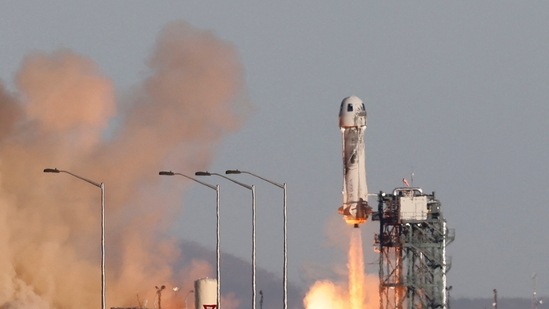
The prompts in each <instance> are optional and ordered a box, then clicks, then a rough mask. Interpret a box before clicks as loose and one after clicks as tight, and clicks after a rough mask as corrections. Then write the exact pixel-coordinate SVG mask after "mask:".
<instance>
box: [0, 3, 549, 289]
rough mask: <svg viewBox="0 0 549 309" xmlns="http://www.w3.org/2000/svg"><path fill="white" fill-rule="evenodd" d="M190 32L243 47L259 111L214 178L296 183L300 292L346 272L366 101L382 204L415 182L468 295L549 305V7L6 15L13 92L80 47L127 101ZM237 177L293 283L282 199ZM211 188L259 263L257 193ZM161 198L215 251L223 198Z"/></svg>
mask: <svg viewBox="0 0 549 309" xmlns="http://www.w3.org/2000/svg"><path fill="white" fill-rule="evenodd" d="M177 20H183V21H186V22H188V23H190V24H191V25H192V26H194V27H196V28H199V29H203V30H207V31H211V33H212V34H214V35H215V36H218V37H219V38H221V39H222V40H224V41H225V42H227V43H228V44H231V45H233V47H234V48H235V50H236V52H237V54H238V57H239V58H240V61H241V62H242V64H243V66H244V70H245V78H246V88H247V91H248V96H249V98H248V99H249V101H251V102H252V104H253V106H254V111H253V112H252V113H251V114H250V115H249V116H248V119H247V120H246V121H245V122H244V123H243V125H242V127H241V128H240V130H239V131H237V132H236V133H235V134H232V135H230V137H228V138H227V139H225V140H224V141H223V143H222V144H221V146H220V147H219V148H218V149H217V151H216V155H215V159H214V162H213V164H212V166H211V167H210V168H209V170H210V171H212V172H219V173H221V172H224V171H225V170H226V169H233V168H237V169H241V170H248V171H251V172H254V173H256V174H259V175H261V176H264V177H266V178H269V179H271V180H274V181H277V182H281V183H282V182H286V183H287V185H288V207H289V229H288V233H289V263H290V276H289V277H290V280H291V281H292V282H294V283H296V284H299V285H301V286H303V288H304V289H306V288H307V286H308V284H310V283H311V280H314V279H319V278H322V277H323V276H330V274H331V273H332V272H334V271H337V267H338V264H339V266H345V265H344V264H345V263H346V260H345V257H344V254H343V255H342V251H341V249H340V248H339V247H338V246H337V243H338V239H340V238H341V237H347V236H346V234H345V231H344V230H345V228H346V227H345V225H344V224H343V221H342V220H340V218H339V216H338V215H337V208H338V207H339V206H340V203H341V187H342V166H341V165H342V163H341V139H340V132H339V128H338V119H337V113H338V108H339V104H340V102H341V100H342V99H343V98H344V97H346V96H349V95H357V96H359V97H361V98H362V99H363V100H364V101H365V104H366V109H367V112H368V129H367V131H366V155H367V160H366V165H367V175H368V187H369V189H370V190H371V192H378V191H379V190H383V191H391V190H392V189H393V188H394V187H397V186H401V185H402V183H401V179H402V178H403V177H409V176H410V174H411V173H412V172H413V173H414V185H416V186H420V187H422V188H423V189H424V190H425V191H427V192H431V191H435V192H436V194H437V197H438V198H439V199H440V201H441V202H442V205H443V212H444V214H445V216H446V218H447V221H448V225H449V227H450V228H455V230H456V240H455V242H454V243H452V244H451V245H450V246H449V247H448V253H449V255H450V256H452V261H453V264H452V268H451V270H450V272H449V275H448V284H449V285H452V286H453V290H452V296H454V297H459V296H466V297H489V296H490V295H491V293H492V289H494V288H497V289H498V292H499V295H500V296H501V297H529V296H530V295H531V292H532V279H531V276H532V274H533V273H534V272H535V273H537V277H538V293H539V294H541V295H549V267H547V261H548V260H549V241H548V237H547V236H546V235H547V233H548V232H549V228H548V227H547V224H546V221H547V220H548V219H549V206H548V205H547V203H546V198H545V194H547V192H548V190H547V181H546V178H547V176H548V175H549V155H548V152H549V137H548V132H549V121H548V118H549V88H548V82H549V3H547V2H543V1H531V2H517V1H480V2H479V1H458V2H452V3H450V2H440V1H422V2H398V3H397V2H377V1H355V2H352V3H351V2H348V3H341V2H334V1H299V2H296V1H270V2H268V3H260V2H257V1H240V0H238V1H220V2H219V3H213V2H208V1H178V2H176V1H166V2H162V3H160V2H158V1H116V2H114V1H93V2H83V1H82V2H75V1H17V2H15V1H12V2H9V3H8V2H3V3H2V4H0V78H1V79H2V81H3V82H4V84H5V85H6V86H7V87H8V88H9V89H13V88H12V87H13V80H14V74H15V72H16V71H17V70H18V67H19V65H20V63H21V60H22V59H23V57H24V56H25V55H27V54H29V53H31V52H33V51H37V50H38V51H46V52H51V51H53V50H56V49H59V48H68V49H71V50H73V51H75V52H77V53H79V54H82V55H84V56H86V57H88V58H90V59H92V60H93V61H95V62H96V63H97V65H98V66H99V68H100V70H101V72H102V73H103V74H104V75H105V76H108V77H109V78H111V79H112V81H113V82H114V85H115V88H116V91H117V95H118V96H119V97H123V96H124V95H125V94H126V93H127V92H129V90H130V89H131V88H132V86H134V85H135V84H136V83H138V82H139V81H140V80H141V79H142V78H143V72H144V70H145V63H146V62H147V61H148V59H149V56H150V54H151V52H152V50H153V46H154V44H155V40H156V38H157V35H158V33H159V32H160V30H161V29H162V28H163V27H164V26H165V25H166V24H168V23H169V22H172V21H177ZM195 107H196V108H197V109H200V108H201V107H202V104H201V102H196V104H195ZM174 130H177V128H174ZM0 160H1V158H0ZM137 168H139V167H138V166H136V169H137ZM165 169H168V170H169V169H172V168H171V167H170V166H165ZM24 172H26V173H28V172H30V171H24ZM33 172H37V173H39V172H40V171H33ZM178 172H181V173H187V174H192V173H194V171H183V170H181V171H178ZM235 179H238V180H239V181H242V182H245V183H248V184H255V185H256V187H257V224H258V228H257V237H258V238H257V239H258V242H257V254H258V260H257V263H258V266H259V267H263V268H267V269H268V270H271V271H273V272H278V273H279V274H280V272H281V268H282V252H281V249H282V233H281V231H282V216H281V214H282V211H281V207H282V191H281V190H280V189H278V188H276V187H273V186H270V185H267V184H264V183H262V182H260V181H259V180H255V179H253V178H249V177H245V176H238V177H237V176H235ZM203 180H204V181H206V182H209V183H212V184H216V183H219V184H220V185H221V204H222V214H221V218H222V223H221V224H222V228H221V229H222V250H223V251H224V252H228V253H231V254H234V255H237V256H239V257H242V258H248V257H249V252H250V251H249V250H250V245H249V239H250V233H249V231H250V211H249V207H250V204H251V203H250V194H249V192H247V191H246V190H245V189H243V188H240V187H238V186H235V185H233V184H231V183H229V182H227V181H225V180H223V179H221V178H205V179H203ZM183 184H187V185H186V186H184V185H183ZM162 185H165V186H169V188H170V189H173V190H178V189H179V190H181V203H179V204H177V205H174V207H183V209H184V211H182V213H181V218H180V219H179V220H178V221H179V224H178V225H177V226H174V227H172V232H173V233H174V235H177V236H178V237H182V238H185V239H190V240H196V241H198V242H200V243H203V244H204V245H205V246H208V247H211V248H213V246H214V243H215V230H214V228H215V220H214V212H213V207H214V203H215V196H214V195H213V193H212V192H210V191H209V190H208V189H207V188H202V187H200V186H199V185H193V186H191V185H190V183H189V182H188V181H186V180H185V179H184V178H180V179H169V181H165V182H164V181H163V182H162ZM112 190H114V189H112ZM143 190H146V188H144V189H143ZM370 203H373V204H375V203H376V201H375V200H374V199H370ZM210 206H211V207H210ZM377 229H378V225H377V223H376V222H374V223H372V222H369V223H367V226H366V227H365V228H364V230H363V239H365V245H364V247H365V251H366V252H365V254H366V260H367V263H368V264H367V266H366V269H367V271H368V272H369V273H372V274H374V275H375V274H377V264H376V263H377V260H376V259H377V257H376V255H375V253H374V252H373V250H371V248H370V244H371V243H372V242H373V237H374V233H375V231H376V230H377Z"/></svg>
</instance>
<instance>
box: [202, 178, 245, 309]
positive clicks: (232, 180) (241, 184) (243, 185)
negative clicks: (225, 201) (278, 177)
mask: <svg viewBox="0 0 549 309" xmlns="http://www.w3.org/2000/svg"><path fill="white" fill-rule="evenodd" d="M194 174H195V175H196V176H212V175H215V176H219V177H222V178H225V179H227V180H229V181H231V182H233V183H235V184H237V185H239V186H242V187H244V188H246V189H248V190H250V191H252V309H255V303H256V301H255V299H256V296H255V294H256V293H255V290H256V288H255V186H254V185H251V186H250V185H247V184H244V183H241V182H239V181H236V180H234V179H231V178H229V177H227V176H225V175H222V174H218V173H210V172H196V173H194Z"/></svg>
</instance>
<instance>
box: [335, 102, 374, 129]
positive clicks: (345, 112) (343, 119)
mask: <svg viewBox="0 0 549 309" xmlns="http://www.w3.org/2000/svg"><path fill="white" fill-rule="evenodd" d="M366 118H367V117H366V108H365V107H364V102H362V100H361V99H360V98H359V97H357V96H354V95H353V96H350V97H346V98H345V99H343V101H341V107H340V108H339V127H340V128H352V127H366Z"/></svg>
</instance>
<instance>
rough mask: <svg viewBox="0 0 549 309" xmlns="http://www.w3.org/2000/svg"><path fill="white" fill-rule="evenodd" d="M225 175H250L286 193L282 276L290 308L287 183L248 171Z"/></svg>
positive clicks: (235, 171)
mask: <svg viewBox="0 0 549 309" xmlns="http://www.w3.org/2000/svg"><path fill="white" fill-rule="evenodd" d="M225 174H248V175H251V176H253V177H256V178H259V179H261V180H263V181H266V182H268V183H270V184H272V185H274V186H277V187H279V188H281V189H282V190H283V191H284V201H283V205H282V217H283V222H284V223H283V225H284V228H283V234H284V236H283V237H284V264H283V267H282V268H283V270H282V272H283V275H282V281H283V283H282V285H283V291H284V292H283V293H284V295H283V301H284V309H287V308H288V236H287V235H288V228H287V225H288V219H287V218H288V216H287V206H286V200H287V195H286V183H283V184H279V183H276V182H274V181H271V180H269V179H266V178H263V177H261V176H259V175H256V174H253V173H251V172H246V171H240V170H227V171H225Z"/></svg>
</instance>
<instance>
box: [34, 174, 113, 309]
mask: <svg viewBox="0 0 549 309" xmlns="http://www.w3.org/2000/svg"><path fill="white" fill-rule="evenodd" d="M44 173H65V174H69V175H71V176H73V177H76V178H78V179H80V180H83V181H85V182H87V183H89V184H92V185H94V186H96V187H98V188H99V189H101V308H102V309H105V303H106V301H105V184H104V183H97V182H95V181H91V180H89V179H86V178H84V177H81V176H78V175H76V174H73V173H71V172H69V171H64V170H58V169H56V168H45V169H44Z"/></svg>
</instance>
